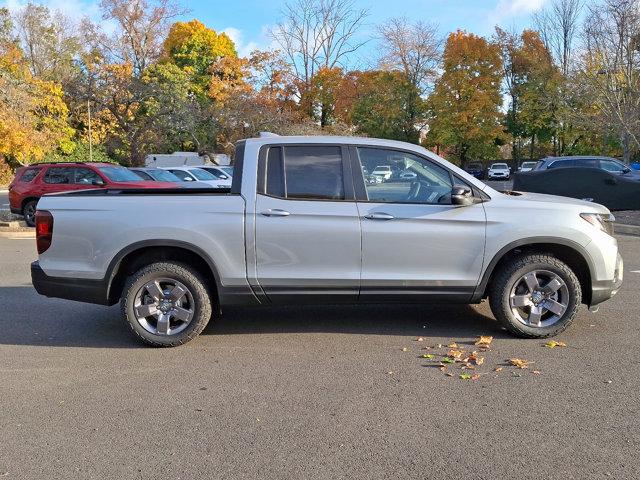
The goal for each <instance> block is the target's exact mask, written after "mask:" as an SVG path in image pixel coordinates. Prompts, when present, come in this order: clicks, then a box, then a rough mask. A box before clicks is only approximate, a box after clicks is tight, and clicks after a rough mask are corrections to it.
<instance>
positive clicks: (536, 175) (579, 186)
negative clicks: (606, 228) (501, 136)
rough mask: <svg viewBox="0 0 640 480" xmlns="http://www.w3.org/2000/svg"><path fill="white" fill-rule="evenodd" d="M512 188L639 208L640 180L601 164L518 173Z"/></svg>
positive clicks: (622, 208)
mask: <svg viewBox="0 0 640 480" xmlns="http://www.w3.org/2000/svg"><path fill="white" fill-rule="evenodd" d="M513 190H515V191H522V192H535V193H547V194H550V195H560V196H563V197H572V198H579V199H582V200H585V199H586V200H589V201H593V202H595V203H599V204H601V205H604V206H605V207H607V208H608V209H609V210H638V209H640V182H638V181H637V180H634V179H633V178H629V177H626V176H620V175H619V174H617V173H611V172H607V171H605V170H602V169H599V168H583V167H572V168H557V169H548V170H537V171H533V172H526V173H517V174H516V175H515V179H514V181H513Z"/></svg>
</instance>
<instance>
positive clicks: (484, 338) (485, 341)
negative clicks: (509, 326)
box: [475, 335, 493, 347]
mask: <svg viewBox="0 0 640 480" xmlns="http://www.w3.org/2000/svg"><path fill="white" fill-rule="evenodd" d="M492 341H493V337H492V336H490V335H480V337H478V339H477V340H476V343H475V345H478V346H481V347H488V346H489V345H491V342H492Z"/></svg>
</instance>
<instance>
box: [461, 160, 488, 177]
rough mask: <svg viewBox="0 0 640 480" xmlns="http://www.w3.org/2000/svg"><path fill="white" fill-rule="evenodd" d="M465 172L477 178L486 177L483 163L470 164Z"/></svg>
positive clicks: (465, 168)
mask: <svg viewBox="0 0 640 480" xmlns="http://www.w3.org/2000/svg"><path fill="white" fill-rule="evenodd" d="M464 171H465V172H467V173H469V174H471V175H473V176H474V177H476V178H482V177H483V175H484V166H483V165H482V163H481V162H469V163H467V165H466V166H465V167H464Z"/></svg>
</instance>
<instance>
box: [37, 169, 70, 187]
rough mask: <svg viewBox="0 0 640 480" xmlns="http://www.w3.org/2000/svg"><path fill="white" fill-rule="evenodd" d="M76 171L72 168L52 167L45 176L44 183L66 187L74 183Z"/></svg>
mask: <svg viewBox="0 0 640 480" xmlns="http://www.w3.org/2000/svg"><path fill="white" fill-rule="evenodd" d="M73 176H74V169H73V168H71V167H51V168H49V169H48V170H47V173H46V174H45V175H44V183H50V184H53V185H66V184H72V183H73Z"/></svg>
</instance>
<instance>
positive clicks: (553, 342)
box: [544, 340, 567, 348]
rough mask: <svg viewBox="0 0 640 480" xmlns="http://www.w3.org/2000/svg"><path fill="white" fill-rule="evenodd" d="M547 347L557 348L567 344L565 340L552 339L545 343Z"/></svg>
mask: <svg viewBox="0 0 640 480" xmlns="http://www.w3.org/2000/svg"><path fill="white" fill-rule="evenodd" d="M544 346H545V347H547V348H556V347H566V346H567V344H566V343H564V342H558V341H556V340H551V341H549V342H547V343H545V344H544Z"/></svg>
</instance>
